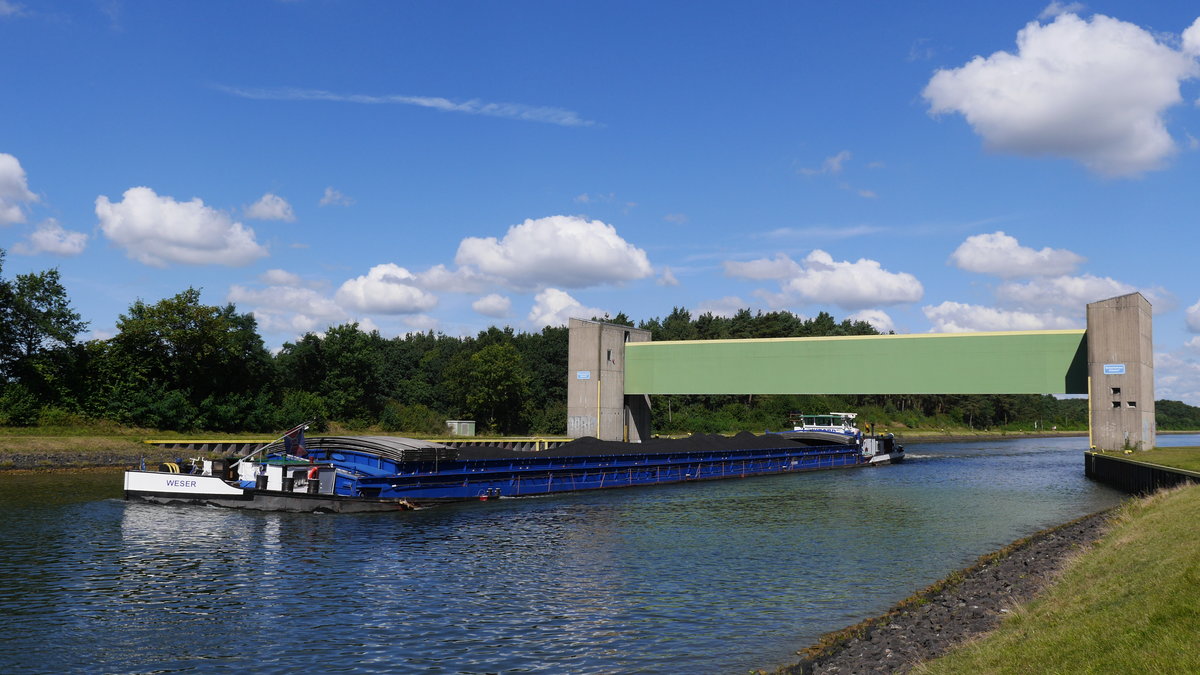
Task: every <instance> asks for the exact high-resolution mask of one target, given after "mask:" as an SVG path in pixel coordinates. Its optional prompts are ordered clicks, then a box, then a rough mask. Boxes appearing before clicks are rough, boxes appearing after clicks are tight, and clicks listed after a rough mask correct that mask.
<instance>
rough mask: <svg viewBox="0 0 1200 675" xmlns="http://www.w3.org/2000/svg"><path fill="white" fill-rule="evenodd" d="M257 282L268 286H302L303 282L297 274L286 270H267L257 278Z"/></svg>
mask: <svg viewBox="0 0 1200 675" xmlns="http://www.w3.org/2000/svg"><path fill="white" fill-rule="evenodd" d="M258 280H259V281H261V282H263V283H264V284H267V285H268V286H303V285H304V280H303V279H301V278H300V275H299V274H296V273H294V272H289V271H287V270H280V269H273V270H267V271H266V272H263V273H262V274H260V275H259V276H258Z"/></svg>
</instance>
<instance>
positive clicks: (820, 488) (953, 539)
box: [0, 437, 1200, 673]
mask: <svg viewBox="0 0 1200 675" xmlns="http://www.w3.org/2000/svg"><path fill="white" fill-rule="evenodd" d="M1174 440H1177V441H1179V440H1180V439H1179V437H1174ZM1184 440H1186V439H1184ZM1197 440H1200V439H1195V438H1194V437H1193V441H1192V443H1191V444H1200V442H1197ZM1085 445H1086V441H1084V440H1082V439H1046V440H1018V441H1005V442H979V443H961V444H930V445H923V446H912V447H910V448H909V450H910V453H911V455H910V461H909V462H907V463H906V464H903V465H900V466H894V467H881V468H875V469H860V470H848V471H828V472H819V473H813V474H802V475H790V476H772V477H764V478H753V479H745V480H741V479H732V480H726V481H719V482H713V483H707V484H703V485H696V484H692V485H669V486H661V487H648V488H636V489H630V490H614V491H605V492H596V493H588V494H580V495H566V496H555V497H544V498H531V499H514V500H502V501H500V502H490V503H486V504H479V503H469V504H461V505H450V506H444V507H438V508H432V509H426V510H421V511H415V512H407V513H396V514H375V515H370V514H366V515H358V516H346V515H306V514H273V513H265V514H264V513H251V512H240V511H228V510H221V509H216V508H206V507H164V506H155V505H145V504H127V503H125V502H122V501H120V500H119V499H115V498H113V496H114V495H115V494H116V495H119V489H120V488H119V483H120V474H119V473H116V472H114V473H110V474H99V478H97V477H96V476H97V475H98V474H89V476H90V477H89V478H86V479H83V480H81V479H80V475H81V474H69V475H66V474H58V475H52V476H49V477H47V475H45V474H43V475H41V476H39V478H38V479H37V485H36V489H33V488H31V487H29V485H28V484H27V483H26V478H27V477H28V476H29V475H30V474H24V475H0V510H2V512H3V513H2V514H0V515H3V518H0V578H2V579H3V580H4V584H3V586H2V587H0V614H3V616H4V617H5V620H4V623H5V626H4V628H5V637H6V639H5V640H4V641H3V642H0V663H3V664H5V666H6V669H5V670H6V672H131V673H132V672H149V671H156V672H165V671H179V672H199V671H203V672H210V671H218V672H219V671H230V672H232V671H244V670H247V669H254V670H256V671H262V672H291V671H295V670H298V669H308V668H314V669H315V668H320V669H323V670H329V669H334V670H342V671H345V672H381V671H389V672H429V673H440V672H444V673H457V672H497V671H511V672H529V671H542V672H573V673H608V672H683V671H686V672H699V673H725V672H737V671H743V672H744V671H745V670H747V669H750V668H754V667H773V666H777V665H780V664H782V663H785V662H788V661H790V660H791V659H792V653H793V652H794V651H795V650H796V649H797V648H799V647H802V646H804V645H806V644H808V643H809V642H811V641H812V640H813V639H814V638H816V637H817V636H818V635H820V634H821V633H823V632H826V631H828V630H832V629H835V628H839V627H841V626H843V625H846V624H847V623H850V622H853V621H857V620H859V619H861V618H863V617H865V616H868V615H871V614H873V613H877V612H879V611H880V610H882V609H884V608H886V607H887V606H888V605H890V604H892V603H894V602H895V601H897V600H899V599H901V598H903V597H905V596H907V595H908V594H910V593H911V592H912V591H913V590H915V589H917V588H919V587H922V586H925V585H927V584H929V583H931V582H933V581H934V580H936V579H938V578H940V577H942V576H944V575H945V574H946V573H948V572H950V571H951V570H953V569H956V568H959V567H961V566H963V565H965V564H967V563H968V562H970V561H971V560H972V559H974V558H975V557H977V556H979V555H981V554H983V553H986V552H988V551H990V550H993V549H995V548H997V547H999V546H1001V545H1003V544H1005V543H1007V542H1009V541H1012V540H1013V539H1016V538H1018V537H1021V536H1024V535H1027V534H1029V533H1031V532H1033V531H1036V530H1038V529H1041V528H1044V527H1047V526H1050V525H1053V524H1056V523H1059V522H1064V521H1066V520H1070V519H1072V518H1075V517H1077V516H1080V515H1083V514H1086V513H1090V512H1094V511H1097V510H1100V509H1103V508H1106V507H1108V506H1111V505H1113V504H1115V503H1117V501H1118V500H1119V499H1120V495H1118V494H1117V493H1115V492H1114V491H1111V490H1109V489H1107V488H1104V487H1103V486H1100V485H1098V484H1095V483H1091V482H1089V481H1087V480H1086V479H1085V478H1084V477H1083V459H1082V456H1081V451H1082V449H1083V447H1084V446H1085ZM18 491H19V493H18ZM18 494H19V495H20V496H15V495H18ZM63 495H70V496H68V497H64V496H63Z"/></svg>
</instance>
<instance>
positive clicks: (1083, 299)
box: [996, 274, 1153, 312]
mask: <svg viewBox="0 0 1200 675" xmlns="http://www.w3.org/2000/svg"><path fill="white" fill-rule="evenodd" d="M1136 290H1138V289H1137V288H1135V287H1134V286H1131V285H1129V284H1126V283H1124V282H1120V281H1117V280H1116V279H1112V278H1110V277H1097V276H1093V275H1091V274H1084V275H1081V276H1077V277H1072V276H1060V277H1049V278H1043V279H1034V280H1032V281H1028V282H1025V283H1017V282H1012V281H1009V282H1005V283H1003V284H1000V286H999V287H998V288H997V289H996V299H997V300H999V301H1000V303H1001V304H1005V305H1010V306H1016V307H1023V308H1032V307H1058V308H1062V309H1067V310H1072V311H1074V312H1083V311H1084V307H1085V306H1086V305H1087V304H1088V303H1089V302H1096V301H1097V300H1107V299H1108V298H1115V297H1117V296H1118V295H1125V294H1127V293H1133V292H1134V291H1136ZM1151 302H1153V301H1151Z"/></svg>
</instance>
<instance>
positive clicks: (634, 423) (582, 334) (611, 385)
mask: <svg viewBox="0 0 1200 675" xmlns="http://www.w3.org/2000/svg"><path fill="white" fill-rule="evenodd" d="M568 326H569V329H568V330H569V335H570V337H569V338H568V340H569V348H568V351H569V355H568V357H567V435H568V436H570V437H571V438H582V437H584V436H595V437H596V438H599V439H601V440H605V441H621V440H626V441H641V440H642V439H644V438H648V437H649V434H650V397H649V396H646V395H642V394H639V395H634V396H626V395H625V343H627V342H649V341H650V331H648V330H641V329H639V328H632V327H630V326H622V325H621V324H615V323H604V322H601V321H584V320H583V319H571V320H570V321H569V322H568Z"/></svg>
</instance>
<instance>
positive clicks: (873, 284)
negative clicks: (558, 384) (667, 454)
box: [0, 0, 1200, 404]
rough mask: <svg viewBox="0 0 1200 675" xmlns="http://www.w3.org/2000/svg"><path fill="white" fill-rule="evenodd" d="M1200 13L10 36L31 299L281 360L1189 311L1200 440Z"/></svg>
mask: <svg viewBox="0 0 1200 675" xmlns="http://www.w3.org/2000/svg"><path fill="white" fill-rule="evenodd" d="M1198 16H1200V10H1198V9H1197V7H1196V5H1195V4H1194V3H1185V2H1159V3H1135V2H1106V3H1093V4H1087V5H1081V4H1070V5H1068V4H1062V3H1053V4H1050V5H1047V4H1046V3H1044V2H1009V3H961V2H954V3H951V2H910V3H866V2H858V3H854V2H852V3H830V4H829V5H828V6H826V5H822V4H820V3H799V2H791V3H785V2H753V3H736V4H735V3H709V2H653V3H646V2H628V3H593V4H583V3H564V2H520V3H497V2H403V3H402V2H334V1H332V0H296V1H292V2H279V1H271V0H245V1H243V2H205V3H165V2H148V1H147V2H120V1H115V0H114V1H107V0H106V1H103V2H93V3H89V2H79V1H70V2H68V1H63V2H55V1H53V0H47V1H41V2H35V1H33V0H0V59H3V62H4V63H5V67H4V68H3V69H2V70H0V92H3V97H4V105H2V106H0V248H4V249H5V250H6V251H7V252H8V256H7V259H6V261H5V266H4V275H5V276H7V277H11V276H13V275H15V274H17V273H21V272H26V271H33V270H42V269H47V268H50V267H57V268H58V269H59V270H60V271H61V273H62V276H63V279H64V281H65V284H66V286H67V289H68V291H69V292H70V294H71V296H72V300H73V303H74V305H75V307H76V308H77V309H78V310H79V311H80V312H81V313H82V314H83V316H84V318H85V319H86V320H88V321H90V322H91V328H92V336H93V337H107V336H110V335H112V334H113V333H114V331H115V323H116V321H117V317H118V316H119V315H120V314H121V313H122V312H124V311H125V310H127V308H128V307H129V305H130V304H131V303H132V302H133V301H135V300H137V299H139V298H140V299H142V300H145V301H148V302H154V301H157V300H158V299H160V298H163V297H167V296H171V295H174V294H176V293H178V292H179V291H181V290H183V289H185V288H187V287H188V286H195V287H198V288H201V289H203V299H204V301H206V302H209V303H212V304H219V303H224V302H234V303H235V304H236V305H237V306H238V308H239V309H241V310H242V311H253V312H254V313H255V315H256V316H257V317H258V319H259V322H260V327H261V331H262V333H263V335H264V337H265V338H266V340H267V342H268V344H269V345H271V346H272V347H278V346H279V345H281V344H282V343H284V342H286V341H289V340H292V339H294V338H296V337H297V336H298V335H300V334H303V333H304V332H306V331H310V330H312V331H321V330H323V329H324V328H325V327H327V326H328V325H330V324H338V323H343V322H346V321H359V322H360V323H361V324H362V325H364V326H366V327H368V328H377V329H378V330H379V331H381V332H382V333H383V334H384V335H388V336H391V335H399V334H403V333H405V332H408V331H412V330H428V329H434V330H439V331H443V332H445V333H447V334H451V335H466V334H473V333H475V332H476V331H478V330H481V329H483V328H485V327H487V326H488V325H493V324H496V325H503V324H507V325H511V326H513V327H515V328H517V329H519V330H538V329H540V327H541V326H543V325H546V324H547V323H562V322H564V321H565V320H566V317H568V316H585V317H590V316H592V315H597V314H603V313H605V312H608V313H610V314H616V313H617V312H622V311H623V312H625V313H626V314H628V315H630V316H631V317H633V318H635V319H646V318H650V317H653V316H665V315H666V314H668V313H669V312H670V311H671V308H672V307H674V306H683V307H687V308H688V309H690V310H691V311H692V312H693V313H699V312H703V311H713V312H715V313H730V312H732V311H734V310H736V309H737V308H740V307H748V308H751V309H754V310H773V309H788V310H791V311H793V312H795V313H797V314H800V315H802V316H812V315H815V314H816V313H817V312H819V311H822V310H824V311H829V312H831V313H832V314H833V315H834V316H836V317H838V318H839V319H840V318H845V317H854V318H863V319H866V320H869V321H871V322H872V323H874V324H875V325H876V326H877V327H879V328H881V329H883V330H889V329H892V330H895V331H896V332H900V333H910V332H928V331H961V330H1018V329H1038V328H1070V327H1082V325H1083V307H1084V305H1085V304H1086V303H1087V302H1089V301H1093V300H1098V299H1103V298H1106V297H1111V296H1113V295H1119V294H1122V293H1127V292H1131V291H1134V290H1138V291H1141V292H1143V293H1144V294H1146V295H1147V297H1148V298H1149V299H1150V300H1151V302H1152V303H1153V304H1154V307H1155V313H1156V314H1155V326H1154V330H1155V351H1156V365H1157V370H1158V385H1157V386H1158V396H1159V397H1160V398H1176V399H1181V400H1185V401H1188V402H1190V403H1193V404H1200V282H1198V281H1197V273H1196V269H1197V265H1196V259H1197V253H1198V249H1200V246H1198V245H1197V244H1198V243H1200V236H1198V235H1197V230H1196V221H1197V214H1200V189H1197V177H1200V171H1198V169H1200V154H1198V152H1197V150H1198V148H1200V140H1198V139H1200V107H1198V105H1197V100H1198V99H1200V24H1197V23H1196V22H1197V17H1198Z"/></svg>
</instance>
